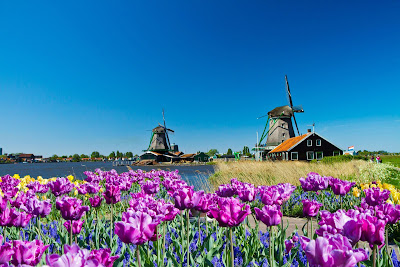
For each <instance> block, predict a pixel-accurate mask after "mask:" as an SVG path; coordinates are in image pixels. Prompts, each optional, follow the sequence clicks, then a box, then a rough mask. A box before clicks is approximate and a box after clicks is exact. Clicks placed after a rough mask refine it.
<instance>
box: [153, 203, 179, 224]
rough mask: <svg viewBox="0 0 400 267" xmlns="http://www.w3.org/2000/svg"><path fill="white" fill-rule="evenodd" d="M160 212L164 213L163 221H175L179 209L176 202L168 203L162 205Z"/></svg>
mask: <svg viewBox="0 0 400 267" xmlns="http://www.w3.org/2000/svg"><path fill="white" fill-rule="evenodd" d="M158 212H159V214H162V215H163V219H162V220H163V221H164V222H166V221H173V220H174V219H175V217H176V215H178V214H179V209H177V208H175V207H174V204H172V203H166V204H164V205H161V207H160V208H159V210H158Z"/></svg>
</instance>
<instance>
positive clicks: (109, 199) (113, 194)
mask: <svg viewBox="0 0 400 267" xmlns="http://www.w3.org/2000/svg"><path fill="white" fill-rule="evenodd" d="M103 196H104V198H105V200H106V203H107V204H115V203H118V202H120V201H121V189H120V187H119V186H116V185H111V184H106V192H105V193H103Z"/></svg>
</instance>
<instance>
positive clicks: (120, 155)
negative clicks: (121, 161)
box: [116, 150, 124, 158]
mask: <svg viewBox="0 0 400 267" xmlns="http://www.w3.org/2000/svg"><path fill="white" fill-rule="evenodd" d="M116 156H117V158H122V157H123V156H124V154H123V153H121V152H119V151H118V150H117V154H116Z"/></svg>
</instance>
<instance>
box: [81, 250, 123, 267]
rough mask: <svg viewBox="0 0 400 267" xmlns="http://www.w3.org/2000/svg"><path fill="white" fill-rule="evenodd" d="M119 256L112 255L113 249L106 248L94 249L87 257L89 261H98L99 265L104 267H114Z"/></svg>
mask: <svg viewBox="0 0 400 267" xmlns="http://www.w3.org/2000/svg"><path fill="white" fill-rule="evenodd" d="M118 258H119V256H111V249H109V248H106V249H97V250H92V251H91V252H90V255H89V257H88V258H87V259H88V261H93V262H97V263H98V265H101V266H104V267H112V266H113V264H114V261H115V260H116V259H118Z"/></svg>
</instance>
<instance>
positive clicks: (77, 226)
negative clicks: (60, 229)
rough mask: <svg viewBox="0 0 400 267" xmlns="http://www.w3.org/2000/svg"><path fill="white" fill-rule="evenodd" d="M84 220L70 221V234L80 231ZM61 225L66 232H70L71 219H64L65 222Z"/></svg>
mask: <svg viewBox="0 0 400 267" xmlns="http://www.w3.org/2000/svg"><path fill="white" fill-rule="evenodd" d="M84 222H85V221H81V220H76V221H72V234H73V235H77V234H79V233H80V232H81V230H82V225H83V223H84ZM63 225H64V227H65V228H66V229H67V232H68V233H71V221H65V223H64V224H63Z"/></svg>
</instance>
